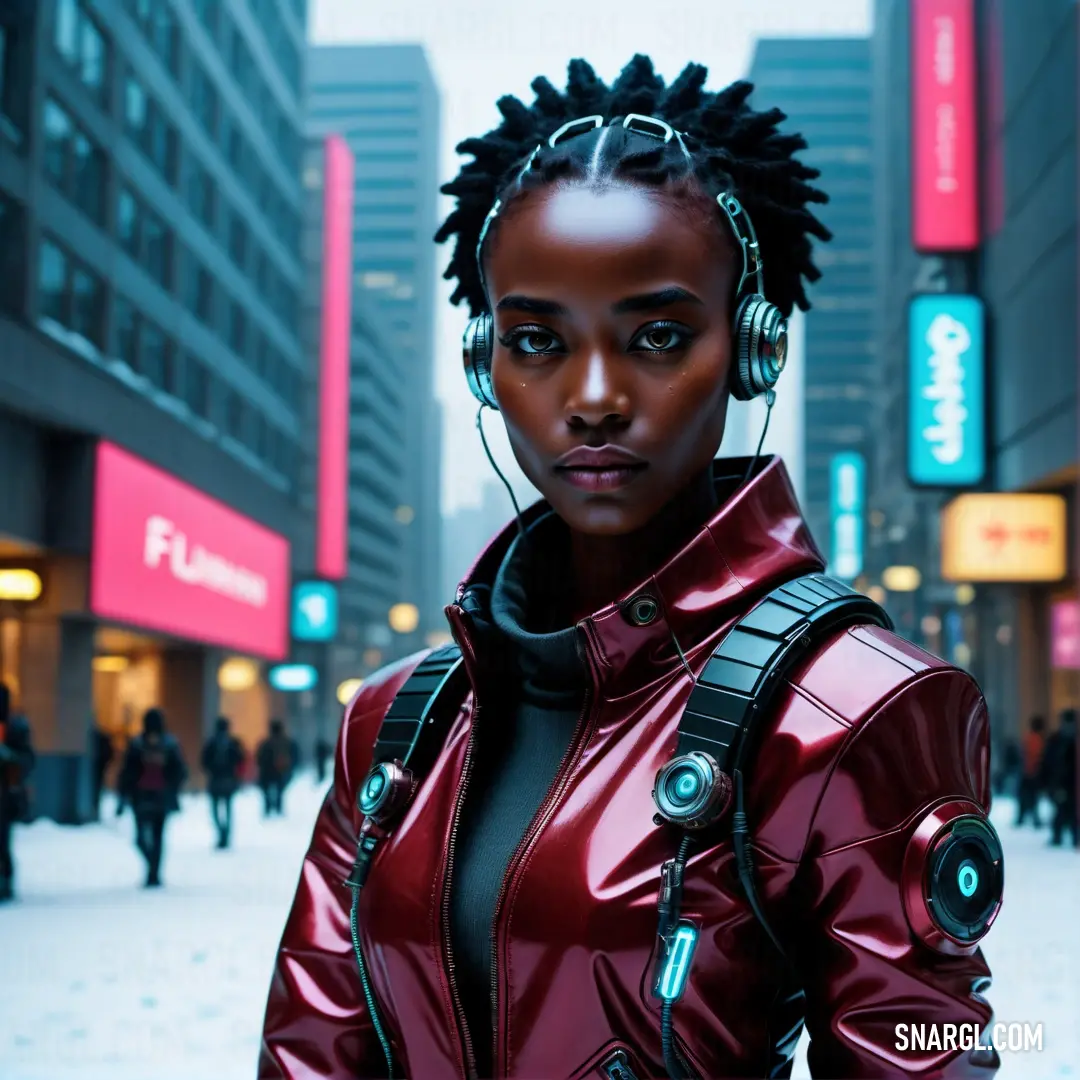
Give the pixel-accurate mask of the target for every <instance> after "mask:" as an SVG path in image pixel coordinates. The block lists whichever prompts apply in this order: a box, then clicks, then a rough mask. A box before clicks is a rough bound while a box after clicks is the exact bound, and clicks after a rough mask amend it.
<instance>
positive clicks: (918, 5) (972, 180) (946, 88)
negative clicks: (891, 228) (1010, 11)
mask: <svg viewBox="0 0 1080 1080" xmlns="http://www.w3.org/2000/svg"><path fill="white" fill-rule="evenodd" d="M976 93H977V88H976V70H975V0H911V199H912V206H911V224H912V244H913V246H914V247H915V249H916V250H917V251H923V252H935V251H970V250H971V249H972V248H974V247H977V246H978V243H979V198H978V175H977V154H978V144H977V136H978V133H977V129H976V124H977V117H976V104H975V103H976Z"/></svg>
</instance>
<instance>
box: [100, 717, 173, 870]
mask: <svg viewBox="0 0 1080 1080" xmlns="http://www.w3.org/2000/svg"><path fill="white" fill-rule="evenodd" d="M187 773H188V770H187V765H186V763H185V762H184V756H183V754H182V753H181V751H180V744H179V743H178V742H177V741H176V739H175V738H173V736H172V735H170V734H169V733H168V732H167V731H166V730H165V716H164V714H163V713H162V712H161V710H160V709H147V710H146V713H145V714H144V715H143V730H142V735H139V736H136V737H135V738H134V739H132V740H131V742H130V743H129V744H128V748H127V752H126V753H125V755H124V764H123V766H122V768H121V770H120V780H119V783H118V785H117V786H118V788H119V792H120V798H121V799H122V800H123V803H122V805H127V806H130V807H131V809H132V811H133V813H134V815H135V843H136V845H137V846H138V848H139V851H141V852H142V855H143V858H145V859H146V886H147V888H154V887H156V886H158V885H160V884H161V861H162V857H163V855H164V847H165V821H166V819H167V818H168V816H169V814H171V813H172V812H173V811H175V810H179V809H180V788H181V787H182V786H183V783H184V781H185V780H186V779H187Z"/></svg>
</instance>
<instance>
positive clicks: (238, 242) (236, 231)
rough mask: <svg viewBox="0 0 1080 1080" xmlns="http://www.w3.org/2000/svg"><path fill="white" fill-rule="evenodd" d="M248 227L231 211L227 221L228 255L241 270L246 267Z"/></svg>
mask: <svg viewBox="0 0 1080 1080" xmlns="http://www.w3.org/2000/svg"><path fill="white" fill-rule="evenodd" d="M247 252H248V227H247V225H246V224H245V222H244V219H243V218H242V217H241V216H240V215H239V214H238V213H235V212H234V213H233V215H232V220H231V221H230V223H229V255H231V256H232V261H233V262H234V263H236V265H237V266H238V267H239V268H240V269H241V270H246V269H247Z"/></svg>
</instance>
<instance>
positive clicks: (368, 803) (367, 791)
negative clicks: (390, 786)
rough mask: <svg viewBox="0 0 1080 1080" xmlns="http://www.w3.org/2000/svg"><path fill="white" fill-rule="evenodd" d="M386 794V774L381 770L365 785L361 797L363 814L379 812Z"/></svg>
mask: <svg viewBox="0 0 1080 1080" xmlns="http://www.w3.org/2000/svg"><path fill="white" fill-rule="evenodd" d="M385 792H386V773H385V772H383V770H382V769H381V768H380V769H378V770H377V771H376V772H373V773H372V774H371V776H370V777H368V782H367V783H366V784H365V785H364V791H363V794H362V795H361V796H360V810H361V812H362V813H364V814H370V813H372V811H374V810H377V809H378V808H379V804H380V803H381V802H382V798H383V795H384V794H385Z"/></svg>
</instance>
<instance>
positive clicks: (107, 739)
mask: <svg viewBox="0 0 1080 1080" xmlns="http://www.w3.org/2000/svg"><path fill="white" fill-rule="evenodd" d="M90 738H91V765H92V767H93V775H92V777H91V782H92V783H93V790H92V791H91V793H90V794H91V798H92V799H93V806H94V817H95V818H100V817H101V795H102V792H103V791H104V790H105V774H106V772H108V770H109V766H110V765H111V764H112V762H113V758H114V757H115V753H114V751H113V744H112V736H111V735H109V733H108V732H107V731H103V730H102V729H101V728H100V727H98V725H97V722H96V721H95V722H94V725H93V730H92V734H91V737H90Z"/></svg>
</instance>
